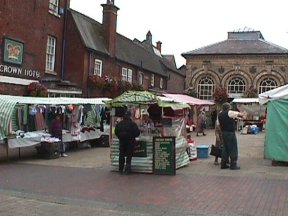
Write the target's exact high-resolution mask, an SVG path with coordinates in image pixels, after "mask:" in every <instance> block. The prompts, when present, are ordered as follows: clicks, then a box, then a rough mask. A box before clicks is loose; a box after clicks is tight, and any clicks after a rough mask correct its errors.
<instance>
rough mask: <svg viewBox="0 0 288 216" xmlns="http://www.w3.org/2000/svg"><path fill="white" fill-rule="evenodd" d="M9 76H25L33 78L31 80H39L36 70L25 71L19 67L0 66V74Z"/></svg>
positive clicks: (38, 73)
mask: <svg viewBox="0 0 288 216" xmlns="http://www.w3.org/2000/svg"><path fill="white" fill-rule="evenodd" d="M1 73H3V74H10V75H17V76H21V77H23V76H26V77H30V78H31V77H33V78H37V79H39V78H40V72H39V71H37V70H32V69H26V68H21V67H15V66H8V65H2V64H0V74H1Z"/></svg>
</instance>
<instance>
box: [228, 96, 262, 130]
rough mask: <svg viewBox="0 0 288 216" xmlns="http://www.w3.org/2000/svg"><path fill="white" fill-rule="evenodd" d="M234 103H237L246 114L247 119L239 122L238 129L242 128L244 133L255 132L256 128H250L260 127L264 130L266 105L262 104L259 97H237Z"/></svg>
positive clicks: (239, 108) (237, 106) (238, 107)
mask: <svg viewBox="0 0 288 216" xmlns="http://www.w3.org/2000/svg"><path fill="white" fill-rule="evenodd" d="M232 103H234V104H236V108H237V109H238V110H239V111H240V112H242V113H245V115H246V117H245V119H243V120H240V121H238V122H237V128H238V130H242V133H244V134H247V133H253V131H254V130H250V129H249V128H252V129H254V128H258V129H259V131H262V129H263V128H264V127H265V113H266V105H265V104H260V103H259V98H235V99H233V101H232ZM258 129H257V130H258ZM249 131H251V132H249Z"/></svg>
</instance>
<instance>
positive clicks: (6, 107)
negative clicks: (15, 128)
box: [0, 97, 17, 140]
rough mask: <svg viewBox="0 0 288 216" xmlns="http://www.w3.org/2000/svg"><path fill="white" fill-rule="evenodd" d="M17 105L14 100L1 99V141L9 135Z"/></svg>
mask: <svg viewBox="0 0 288 216" xmlns="http://www.w3.org/2000/svg"><path fill="white" fill-rule="evenodd" d="M16 103H17V101H16V100H13V98H10V99H9V98H6V97H0V140H3V139H4V138H6V136H7V135H8V132H9V131H8V128H9V122H10V119H11V116H12V113H13V110H14V107H15V105H16Z"/></svg>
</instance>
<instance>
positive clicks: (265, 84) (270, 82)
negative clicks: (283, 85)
mask: <svg viewBox="0 0 288 216" xmlns="http://www.w3.org/2000/svg"><path fill="white" fill-rule="evenodd" d="M277 86H278V85H277V82H276V81H275V80H274V79H272V78H266V79H264V80H262V81H261V82H260V86H259V89H258V94H261V93H263V92H266V91H269V90H272V89H274V88H276V87H277Z"/></svg>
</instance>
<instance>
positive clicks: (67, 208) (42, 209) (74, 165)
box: [0, 130, 288, 216]
mask: <svg viewBox="0 0 288 216" xmlns="http://www.w3.org/2000/svg"><path fill="white" fill-rule="evenodd" d="M192 137H193V139H194V140H195V142H196V144H197V145H199V144H209V145H211V144H213V143H214V141H215V135H214V130H208V131H207V136H205V137H204V136H199V137H196V136H195V134H192ZM237 138H238V147H239V165H240V166H241V170H238V171H232V170H221V169H220V167H219V166H215V165H214V164H213V161H214V157H211V156H210V157H208V158H207V159H197V160H195V161H191V162H190V164H189V165H188V166H186V167H183V168H180V169H177V171H176V175H175V176H167V175H153V174H140V173H135V174H133V175H130V176H123V175H119V174H118V173H117V172H114V171H111V166H110V149H109V148H107V147H106V148H103V147H96V148H91V149H80V150H74V151H70V152H69V157H66V158H59V159H54V160H43V159H38V158H36V157H34V156H32V157H30V156H29V157H25V154H24V150H23V153H22V155H23V158H21V159H11V160H10V161H9V162H5V161H2V162H1V164H0V190H1V193H0V194H1V195H0V215H5V216H6V215H104V216H105V215H108V216H110V215H111V216H112V215H135V216H138V215H164V216H170V215H261V216H262V215H285V214H286V213H285V212H287V210H288V207H287V205H286V203H287V201H288V184H287V179H288V171H287V167H285V166H272V162H271V161H269V160H265V159H264V158H263V157H264V156H263V155H264V154H263V151H264V138H265V132H261V133H259V134H257V135H241V134H240V132H238V133H237ZM27 151H28V150H27ZM14 155H15V156H17V151H15V152H14ZM12 156H13V154H12ZM1 157H2V158H3V157H5V151H4V150H3V149H2V148H1ZM12 158H13V157H12ZM16 158H17V157H16Z"/></svg>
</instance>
